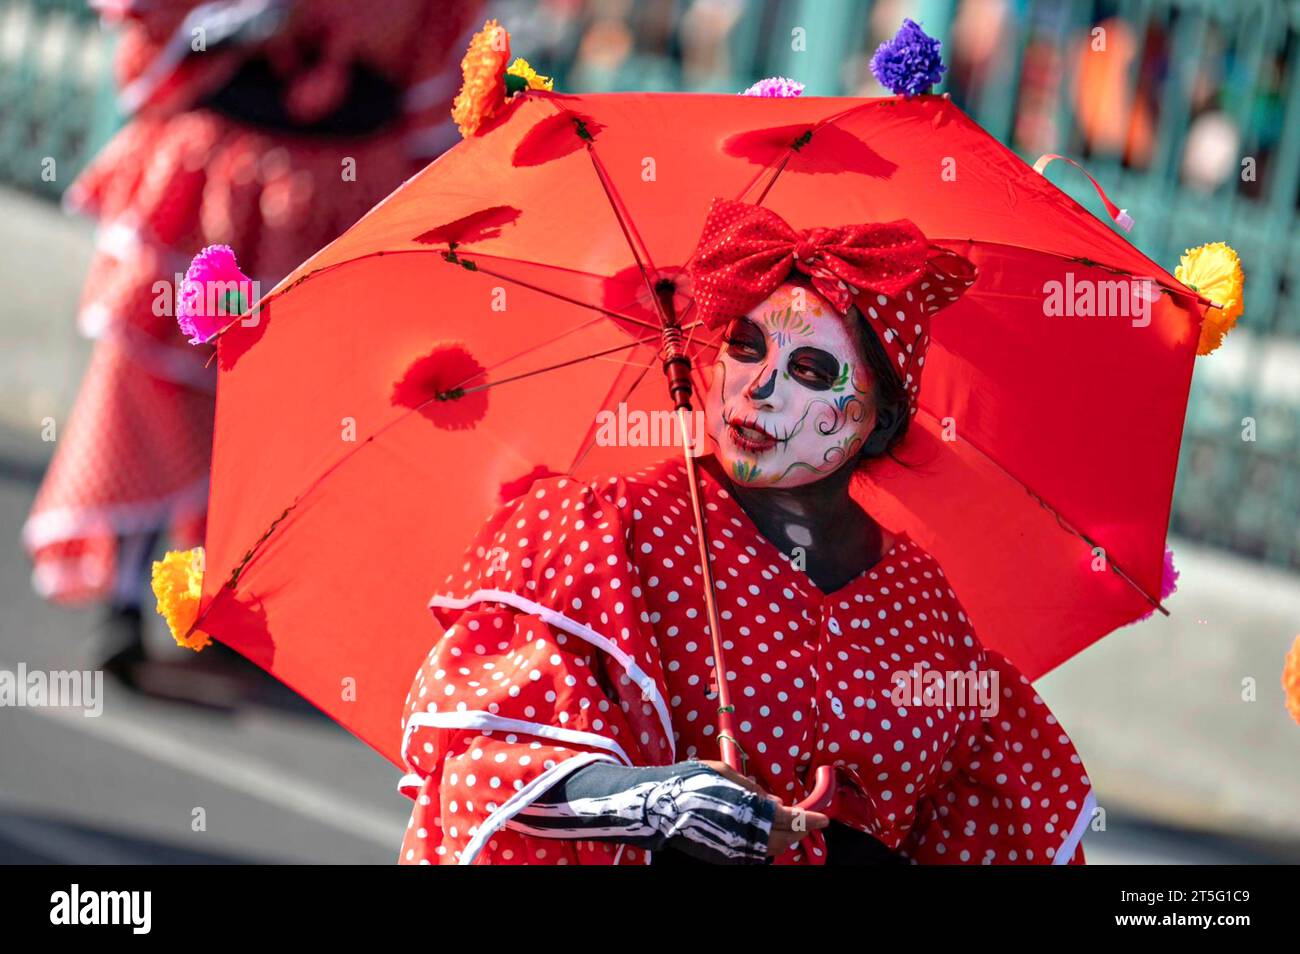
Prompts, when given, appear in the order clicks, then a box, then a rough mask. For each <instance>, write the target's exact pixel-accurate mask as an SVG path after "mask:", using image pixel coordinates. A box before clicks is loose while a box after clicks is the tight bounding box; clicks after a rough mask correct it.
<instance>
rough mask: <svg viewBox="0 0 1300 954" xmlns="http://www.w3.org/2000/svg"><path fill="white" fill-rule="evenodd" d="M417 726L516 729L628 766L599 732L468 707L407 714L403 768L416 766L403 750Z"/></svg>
mask: <svg viewBox="0 0 1300 954" xmlns="http://www.w3.org/2000/svg"><path fill="white" fill-rule="evenodd" d="M421 727H428V728H438V729H491V730H492V731H493V732H518V733H521V734H523V735H533V736H537V737H538V738H542V739H550V740H551V741H553V742H568V743H571V744H574V745H585V746H588V747H589V748H594V749H604V750H605V751H606V752H610V753H612V754H614V755H617V756H618V757H619V759H620V760H621V761H622V762H623V764H624V765H627V766H631V765H632V760H631V759H629V758H628V757H627V753H626V752H624V751H623V748H622V746H620V745H619V744H618V743H617V742H615V741H614V740H613V739H610V738H606V737H605V736H603V735H596V734H595V733H594V732H579V731H578V730H576V729H562V728H560V727H559V726H555V725H546V724H545V723H542V722H525V721H524V720H522V719H507V718H505V717H504V716H499V715H493V714H492V713H491V712H484V711H483V710H482V709H468V710H466V711H463V712H414V713H412V714H411V718H410V719H408V720H407V723H406V731H405V732H404V733H403V734H402V761H403V762H405V763H406V767H407V768H409V769H412V770H415V768H416V767H415V766H414V765H412V764H411V760H410V758H408V757H407V754H406V749H407V746H409V745H410V744H411V735H412V734H413V733H414V732H415V730H416V729H418V728H421Z"/></svg>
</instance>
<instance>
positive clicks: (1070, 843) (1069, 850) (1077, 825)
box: [1052, 789, 1097, 865]
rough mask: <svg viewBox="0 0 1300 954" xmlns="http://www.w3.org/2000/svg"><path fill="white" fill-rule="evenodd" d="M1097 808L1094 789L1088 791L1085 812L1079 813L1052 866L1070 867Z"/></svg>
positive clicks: (1084, 804)
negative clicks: (1075, 851) (1071, 860)
mask: <svg viewBox="0 0 1300 954" xmlns="http://www.w3.org/2000/svg"><path fill="white" fill-rule="evenodd" d="M1096 807H1097V796H1096V795H1095V794H1094V793H1093V791H1092V789H1088V797H1087V798H1085V799H1084V800H1083V810H1082V811H1081V812H1079V817H1078V818H1077V819H1075V822H1074V827H1073V828H1071V829H1070V834H1069V835H1068V836H1067V837H1066V839H1065V841H1063V842H1062V843H1061V847H1060V848H1058V849H1056V857H1054V858H1053V859H1052V864H1054V865H1068V864H1069V863H1070V859H1071V858H1073V857H1074V850H1075V849H1076V848H1078V847H1079V842H1080V841H1082V840H1083V833H1084V832H1085V831H1087V830H1088V822H1089V821H1091V820H1092V813H1093V811H1094V810H1095V809H1096Z"/></svg>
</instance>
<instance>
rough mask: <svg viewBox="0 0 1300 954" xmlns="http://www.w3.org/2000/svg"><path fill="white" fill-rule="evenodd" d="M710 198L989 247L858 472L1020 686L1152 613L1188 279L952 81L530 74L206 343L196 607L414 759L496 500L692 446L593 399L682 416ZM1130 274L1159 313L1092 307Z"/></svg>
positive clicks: (885, 517)
mask: <svg viewBox="0 0 1300 954" xmlns="http://www.w3.org/2000/svg"><path fill="white" fill-rule="evenodd" d="M715 196H727V197H732V198H737V199H742V200H744V201H748V202H761V203H762V204H764V205H766V206H768V207H770V208H771V209H773V210H774V211H775V212H777V213H778V214H779V215H781V216H782V218H784V219H785V220H786V221H787V222H789V223H790V224H791V225H792V226H794V227H796V228H809V227H812V226H832V225H840V224H846V223H858V222H871V221H887V220H892V219H897V218H908V219H911V220H912V221H913V222H915V223H916V225H917V226H919V227H920V229H921V230H922V232H924V233H925V235H926V237H927V238H928V239H929V240H930V241H933V242H938V243H940V244H943V245H946V246H948V247H950V248H952V249H953V250H955V251H957V252H960V253H961V254H962V255H964V256H966V257H967V258H969V259H971V260H972V261H974V262H975V263H976V265H977V266H978V268H979V279H978V281H977V282H976V284H975V286H974V287H973V288H972V289H971V290H970V291H969V292H968V293H967V294H966V295H965V296H964V297H963V298H962V299H961V301H960V302H958V303H957V304H956V305H954V306H952V307H950V308H948V309H946V310H945V311H943V312H941V313H940V314H939V316H938V317H937V318H936V319H935V321H934V324H933V328H932V334H933V342H932V344H931V347H930V351H929V353H928V356H927V365H926V369H925V374H924V377H923V386H922V391H921V396H920V404H921V410H920V413H919V414H918V415H917V417H916V418H915V419H914V420H913V422H912V428H911V431H910V433H909V436H908V438H907V440H906V442H905V443H904V445H903V446H902V447H901V448H900V449H899V451H898V454H899V456H900V457H901V458H902V459H903V460H904V461H906V462H907V463H908V464H909V465H910V466H909V467H907V468H903V467H899V466H897V465H896V464H893V463H889V462H885V463H882V464H880V465H878V466H877V467H876V468H875V470H874V471H873V472H872V474H871V475H870V478H869V479H868V480H866V481H864V482H863V483H862V485H861V486H860V487H858V488H857V493H859V494H860V495H861V497H860V499H861V500H862V501H863V503H864V505H865V506H866V507H867V509H868V510H869V511H870V512H871V513H872V514H873V515H874V516H875V517H876V518H877V519H879V520H880V521H881V522H882V523H884V524H885V525H886V526H887V527H890V528H891V529H894V530H905V531H906V532H908V533H909V534H910V535H911V536H912V537H913V539H915V540H916V541H917V542H918V543H920V544H921V545H922V546H924V547H925V548H927V549H928V550H930V552H931V553H933V554H934V556H935V557H936V558H937V559H938V560H939V562H940V563H941V564H942V565H943V566H944V568H945V570H946V572H947V574H948V576H949V578H950V580H951V581H952V585H953V587H954V589H955V590H956V591H957V592H958V593H959V594H960V595H961V598H962V600H963V602H964V603H965V605H966V606H967V608H968V610H969V612H970V613H971V615H972V617H973V620H974V623H975V625H976V628H977V631H978V632H979V633H980V634H981V636H982V638H983V640H984V642H985V644H986V645H988V646H989V647H990V648H993V649H996V650H998V651H1001V652H1003V653H1005V654H1006V655H1007V656H1008V657H1010V658H1011V659H1012V660H1013V661H1014V662H1015V663H1016V664H1017V665H1018V666H1019V667H1020V668H1021V669H1022V670H1023V671H1024V672H1025V673H1026V674H1027V675H1028V676H1030V677H1031V678H1034V677H1037V676H1039V675H1041V674H1042V673H1044V672H1046V671H1047V670H1048V669H1050V668H1052V667H1053V666H1055V665H1057V664H1058V663H1060V662H1062V661H1063V660H1065V659H1067V658H1068V657H1070V656H1071V655H1073V654H1074V653H1077V652H1079V651H1080V650H1081V649H1083V648H1085V647H1086V646H1088V645H1089V644H1090V643H1092V642H1094V641H1095V640H1097V639H1099V638H1101V637H1102V636H1104V635H1105V634H1106V633H1109V632H1110V631H1112V630H1113V629H1115V628H1116V627H1118V626H1121V625H1123V624H1125V623H1127V622H1130V621H1132V620H1134V619H1136V618H1138V617H1139V616H1140V615H1142V614H1143V613H1146V612H1147V611H1149V610H1150V609H1151V607H1152V605H1153V604H1154V603H1156V602H1157V597H1158V595H1159V593H1160V580H1161V571H1162V566H1163V557H1164V547H1165V535H1166V530H1167V527H1168V520H1169V511H1170V500H1171V496H1172V492H1173V484H1174V474H1175V470H1176V465H1177V459H1178V449H1179V443H1180V439H1181V434H1182V426H1183V417H1184V412H1185V407H1186V401H1187V394H1188V389H1189V386H1190V382H1191V374H1192V365H1193V361H1194V358H1195V356H1196V345H1197V339H1198V334H1199V329H1200V323H1201V319H1202V317H1203V309H1204V307H1205V306H1206V304H1207V303H1206V302H1205V300H1204V299H1202V298H1199V297H1198V296H1197V295H1196V294H1195V293H1193V292H1192V291H1190V290H1189V289H1187V288H1186V287H1184V286H1183V285H1181V284H1180V283H1179V282H1178V281H1177V280H1175V279H1174V278H1173V277H1172V276H1171V275H1169V274H1168V273H1166V272H1165V271H1164V270H1163V269H1161V268H1160V267H1159V266H1158V265H1156V264H1155V263H1153V262H1152V261H1150V260H1149V259H1148V258H1146V257H1145V256H1144V255H1142V254H1141V253H1140V252H1138V251H1137V250H1136V249H1135V248H1133V247H1132V246H1131V245H1130V244H1129V243H1128V242H1127V241H1126V240H1125V239H1123V238H1122V237H1121V236H1119V235H1118V234H1117V233H1116V232H1114V231H1113V230H1112V229H1111V228H1110V226H1108V225H1107V224H1105V223H1103V222H1102V221H1100V220H1098V219H1097V218H1095V217H1094V216H1093V215H1091V214H1090V213H1089V212H1087V211H1086V210H1085V209H1083V208H1082V207H1081V206H1079V205H1078V204H1077V203H1075V202H1074V201H1073V200H1071V199H1070V198H1069V197H1067V196H1066V195H1065V194H1064V193H1062V192H1061V191H1060V190H1058V189H1057V188H1056V187H1055V186H1053V185H1052V184H1051V183H1049V182H1048V181H1047V180H1045V179H1044V178H1043V177H1042V176H1041V175H1038V174H1037V173H1035V172H1034V171H1033V170H1032V169H1031V168H1030V167H1029V166H1027V165H1026V164H1025V163H1023V162H1022V161H1021V160H1020V159H1018V158H1017V157H1016V156H1015V155H1014V154H1013V153H1012V152H1010V151H1009V150H1007V149H1006V148H1005V147H1004V146H1002V145H1001V144H1000V143H998V142H997V141H996V140H994V139H993V138H992V137H991V136H989V135H988V134H987V133H985V132H984V131H983V130H981V129H980V128H979V127H978V126H977V125H976V124H975V123H974V122H972V121H971V120H970V119H969V118H968V117H967V116H965V115H964V114H963V113H962V112H961V111H960V110H959V109H958V108H957V107H956V106H954V105H953V104H952V103H951V102H950V101H948V100H947V99H945V98H942V97H931V96H922V97H917V98H914V99H910V100H904V99H899V98H894V97H890V98H883V99H850V100H845V99H820V98H807V99H805V98H797V99H795V98H791V99H762V98H749V97H739V96H713V95H674V94H647V93H631V94H614V95H593V96H569V95H559V94H548V93H540V92H535V93H529V94H528V95H523V96H518V97H516V98H515V99H513V100H512V101H511V103H510V105H509V106H508V107H507V108H506V110H505V112H504V113H503V114H502V115H501V116H499V117H498V118H497V119H496V120H494V121H493V122H492V123H490V124H489V125H488V126H487V127H485V129H484V130H483V131H482V133H481V134H480V135H479V136H476V137H474V138H470V139H468V140H466V141H464V142H462V143H461V144H459V145H458V146H457V147H456V148H454V149H452V150H451V151H450V152H448V153H447V154H445V155H444V156H442V157H441V158H440V159H438V160H437V161H435V162H434V163H433V164H431V165H430V166H429V167H428V168H426V169H425V170H424V171H423V172H422V173H420V174H419V175H418V176H416V177H414V178H413V179H411V180H410V181H409V182H407V183H406V184H405V185H404V186H402V187H401V188H400V189H398V190H397V192H395V193H394V194H393V195H392V196H390V197H389V198H388V199H386V200H385V201H384V202H383V203H381V204H380V205H379V206H377V207H376V208H375V209H374V210H373V211H372V212H371V213H370V214H369V215H368V216H366V218H364V219H363V220H361V221H360V222H359V223H357V224H356V225H355V226H354V227H353V228H352V229H350V230H349V231H348V232H347V233H345V234H344V235H343V236H342V237H341V238H339V239H338V240H337V241H335V242H334V243H333V244H331V245H330V246H328V247H327V248H325V249H324V250H323V251H322V252H320V253H319V254H318V255H316V256H315V257H314V258H312V259H311V260H309V261H308V262H306V263H305V264H304V265H302V266H301V267H300V268H299V269H298V270H297V271H296V272H294V273H293V274H292V275H290V276H289V277H288V278H287V279H285V281H284V282H282V283H281V285H280V286H278V287H277V289H276V290H275V291H273V292H272V293H271V294H270V295H268V296H267V298H266V299H265V300H264V303H263V306H262V311H261V314H260V320H259V321H258V322H257V323H256V325H254V326H252V327H245V326H243V325H241V324H236V325H234V326H232V327H231V328H229V329H228V330H227V331H226V332H225V333H224V334H223V335H222V336H221V338H220V339H219V353H218V360H219V364H220V378H219V385H218V394H217V419H216V435H215V439H214V460H213V474H212V478H213V479H212V492H211V501H210V507H211V509H210V518H209V529H208V538H207V541H206V548H207V549H206V562H207V571H206V575H205V582H204V592H203V602H202V610H201V617H200V622H199V627H200V628H201V629H203V630H205V631H207V632H209V633H211V634H213V635H214V636H215V637H217V638H218V639H220V640H222V641H223V642H225V643H227V644H229V645H230V646H232V647H234V648H235V649H237V650H238V651H240V652H241V653H243V654H245V655H246V656H248V657H249V658H251V659H253V660H254V661H255V662H257V663H259V664H260V665H262V666H264V667H265V668H267V669H269V670H270V671H271V672H273V673H274V674H275V675H276V676H277V677H279V678H280V679H282V680H283V681H285V682H286V683H288V684H289V685H290V686H292V687H294V688H295V689H297V690H298V691H300V692H301V693H303V694H304V695H305V696H307V697H308V698H309V699H311V700H312V701H313V702H315V703H316V704H317V705H319V706H320V707H321V708H322V709H324V710H325V711H326V712H327V713H328V714H329V715H330V716H332V717H333V718H335V719H337V720H338V721H339V722H341V723H342V724H343V725H345V726H346V727H348V728H349V729H350V730H351V731H353V732H354V733H356V734H357V735H358V736H360V737H361V738H362V739H364V740H365V741H367V742H369V743H370V744H371V745H372V746H374V747H375V748H376V749H378V750H379V751H380V752H381V753H383V754H384V755H385V756H387V757H388V758H390V759H391V760H393V761H394V762H395V763H396V762H398V761H399V756H398V745H399V720H400V717H401V712H402V704H403V700H404V698H405V695H406V691H407V688H408V686H409V682H410V679H411V676H412V674H413V672H414V671H415V669H416V667H417V666H418V664H419V663H420V661H421V659H422V658H423V656H424V655H425V654H426V653H427V652H428V649H429V647H430V645H431V644H432V642H433V640H434V639H436V637H437V629H436V625H435V623H434V621H433V619H432V618H431V617H430V615H429V613H428V611H427V610H426V608H425V607H426V604H427V602H428V599H429V596H430V595H431V594H432V593H433V592H434V591H435V590H436V589H437V588H438V586H439V584H440V583H441V582H442V581H443V579H444V578H445V577H446V575H447V574H448V572H449V571H450V570H451V569H452V568H453V567H455V566H458V565H459V561H461V560H462V559H463V548H464V547H465V545H466V543H467V542H468V541H469V540H470V538H471V537H472V535H473V533H474V531H475V530H476V529H477V528H478V526H479V525H480V524H481V523H482V521H483V520H484V519H485V517H487V515H488V514H489V513H490V511H491V510H492V509H493V508H494V507H495V506H496V505H497V504H498V503H499V502H500V501H501V500H502V499H505V498H507V497H508V496H510V495H513V494H516V493H521V492H523V490H525V489H526V488H527V485H528V482H529V480H530V479H531V478H532V477H535V476H536V475H537V474H539V473H543V472H566V473H572V474H574V475H576V476H578V477H580V478H590V477H594V476H597V475H600V474H606V473H618V472H625V471H627V470H629V469H637V468H639V467H641V466H644V465H645V464H646V463H649V462H650V461H653V460H656V459H660V458H663V457H666V456H669V455H671V454H673V453H680V451H674V449H673V448H671V447H666V446H662V445H661V444H660V445H655V444H651V445H650V446H639V447H628V446H605V445H604V444H602V443H601V442H600V440H598V437H599V431H598V422H597V418H596V414H597V412H598V411H600V410H602V409H607V410H611V411H613V412H615V414H617V413H619V411H618V409H619V407H620V405H621V404H625V405H626V408H627V412H628V413H631V412H660V413H666V412H668V411H670V409H671V404H670V402H669V400H668V394H667V390H666V387H665V383H664V378H663V375H662V373H661V372H660V370H659V362H658V360H657V357H656V356H657V353H658V352H659V349H660V346H661V341H660V331H659V329H660V317H659V315H660V312H659V310H658V309H657V308H656V307H655V302H654V297H653V292H652V289H653V288H654V287H656V285H657V284H658V283H659V282H660V280H661V279H665V278H666V279H670V280H672V282H673V283H674V284H673V287H672V288H670V289H669V294H671V296H672V300H673V302H674V305H675V308H676V311H677V312H678V313H679V314H681V315H682V318H683V323H684V326H685V328H686V330H687V335H688V338H689V342H690V343H689V346H688V347H689V350H690V351H691V352H692V353H693V355H694V358H695V367H696V369H697V372H696V373H697V390H698V388H700V387H702V386H703V385H704V384H705V383H706V382H704V381H702V380H698V377H699V374H700V370H699V369H702V368H707V367H708V366H709V364H710V362H711V354H710V345H711V341H710V340H709V338H708V334H707V333H706V332H704V330H703V329H702V328H700V327H698V326H695V325H693V323H692V321H691V309H690V303H691V302H690V289H689V287H687V286H686V283H685V281H684V278H683V277H682V274H681V272H682V267H683V265H684V264H685V263H686V261H687V259H688V257H689V256H690V254H691V252H692V250H693V249H694V246H695V243H696V241H697V239H698V237H699V230H700V226H701V224H702V222H703V219H704V215H705V212H706V210H707V208H708V206H709V202H710V200H711V199H712V198H713V197H715ZM1134 278H1135V279H1139V280H1149V281H1150V283H1152V284H1151V285H1150V286H1149V287H1151V288H1152V289H1154V294H1153V296H1152V297H1154V299H1155V300H1154V301H1153V302H1152V303H1151V305H1150V309H1149V312H1148V313H1147V315H1146V318H1147V319H1149V321H1148V320H1144V319H1141V320H1140V319H1135V318H1133V317H1130V316H1129V315H1130V314H1131V312H1125V313H1124V314H1121V315H1115V314H1113V313H1112V314H1109V315H1107V314H1102V315H1094V314H1086V313H1085V314H1080V313H1079V312H1080V311H1083V312H1086V311H1087V310H1088V309H1087V307H1085V303H1084V302H1083V300H1082V298H1079V297H1078V294H1079V292H1078V290H1080V289H1084V288H1092V289H1093V290H1094V291H1095V292H1097V293H1098V294H1099V295H1122V294H1128V293H1129V291H1131V288H1132V286H1131V284H1130V280H1131V279H1134ZM1052 282H1059V283H1060V290H1061V296H1063V297H1059V298H1058V299H1057V301H1058V303H1060V302H1065V305H1064V307H1065V309H1066V312H1067V313H1066V314H1064V315H1061V314H1053V313H1052V311H1053V309H1052V308H1051V307H1046V306H1045V301H1046V300H1047V299H1048V297H1049V293H1050V292H1051V289H1052V288H1053V287H1054V286H1051V285H1049V283H1052ZM1119 284H1123V285H1126V286H1129V290H1128V291H1126V290H1124V289H1117V288H1116V286H1117V285H1119ZM659 287H661V288H662V287H664V286H662V285H660V286H659ZM1104 309H1105V306H1103V311H1104ZM458 386H459V387H462V388H463V389H464V390H463V391H456V390H455V388H457V387H458ZM439 393H441V398H440V397H438V396H436V395H437V394H439ZM1094 547H1101V548H1104V556H1105V559H1104V562H1102V561H1099V560H1098V559H1097V558H1096V556H1095V553H1094ZM488 556H489V555H486V554H485V555H484V557H485V558H488Z"/></svg>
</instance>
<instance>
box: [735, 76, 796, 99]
mask: <svg viewBox="0 0 1300 954" xmlns="http://www.w3.org/2000/svg"><path fill="white" fill-rule="evenodd" d="M802 94H803V83H800V82H799V81H798V80H792V79H787V78H786V77H784V76H769V77H768V78H767V79H761V80H759V81H758V82H757V83H755V84H754V85H753V86H751V87H749V89H747V90H745V91H744V92H742V93H741V94H740V95H741V96H766V97H776V98H780V99H784V98H788V97H791V96H800V95H802Z"/></svg>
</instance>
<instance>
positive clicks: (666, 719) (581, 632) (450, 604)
mask: <svg viewBox="0 0 1300 954" xmlns="http://www.w3.org/2000/svg"><path fill="white" fill-rule="evenodd" d="M475 603H505V604H506V605H507V606H513V607H514V608H515V609H517V610H520V611H521V612H524V613H530V614H532V615H533V616H537V617H539V618H540V619H542V620H543V621H544V622H546V623H547V624H549V625H551V626H554V627H555V628H556V629H559V630H563V631H564V632H566V633H568V634H569V635H570V636H577V637H578V638H579V639H581V640H584V641H585V642H588V643H590V644H591V645H593V646H595V647H596V648H597V649H600V650H602V651H604V652H605V653H606V654H608V655H609V656H611V657H613V659H614V660H615V661H616V662H617V663H618V664H619V665H620V666H622V667H623V671H624V672H625V673H627V677H628V678H629V679H631V680H632V681H633V682H634V683H636V685H637V687H638V688H640V690H641V693H642V695H643V696H645V697H646V698H648V699H649V700H650V702H651V704H653V705H654V707H655V711H656V712H658V714H659V721H660V722H661V723H662V724H663V728H664V737H665V738H667V740H668V752H669V756H670V757H669V759H668V761H669V762H675V761H677V742H676V739H675V738H674V737H673V720H672V717H671V716H670V715H669V714H668V706H667V704H666V703H665V702H664V698H663V695H662V694H661V693H660V692H659V687H658V686H656V685H655V681H654V680H653V679H651V678H650V676H649V675H648V674H647V673H646V672H645V670H643V669H642V668H641V667H640V666H638V665H637V664H636V660H635V659H633V658H632V657H631V656H629V655H628V654H627V653H625V652H624V651H623V650H622V649H620V648H619V647H618V646H617V645H615V644H614V642H613V641H612V640H610V639H609V637H607V636H602V635H601V634H600V633H598V632H596V631H595V630H594V629H592V628H591V627H590V626H587V625H586V624H585V623H579V622H578V621H577V620H572V619H569V617H567V616H565V615H564V614H563V613H558V612H556V611H555V610H553V609H551V608H550V607H548V606H543V605H542V604H541V603H536V602H534V601H533V600H530V599H528V598H527V597H524V596H520V595H519V594H517V593H511V592H508V591H506V590H475V591H474V592H473V593H471V594H470V595H469V596H466V597H464V598H463V599H458V598H456V597H453V596H438V595H435V596H434V597H433V598H432V599H431V600H429V608H430V609H433V608H435V607H436V608H438V609H465V608H466V607H468V606H472V605H474V604H475Z"/></svg>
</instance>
